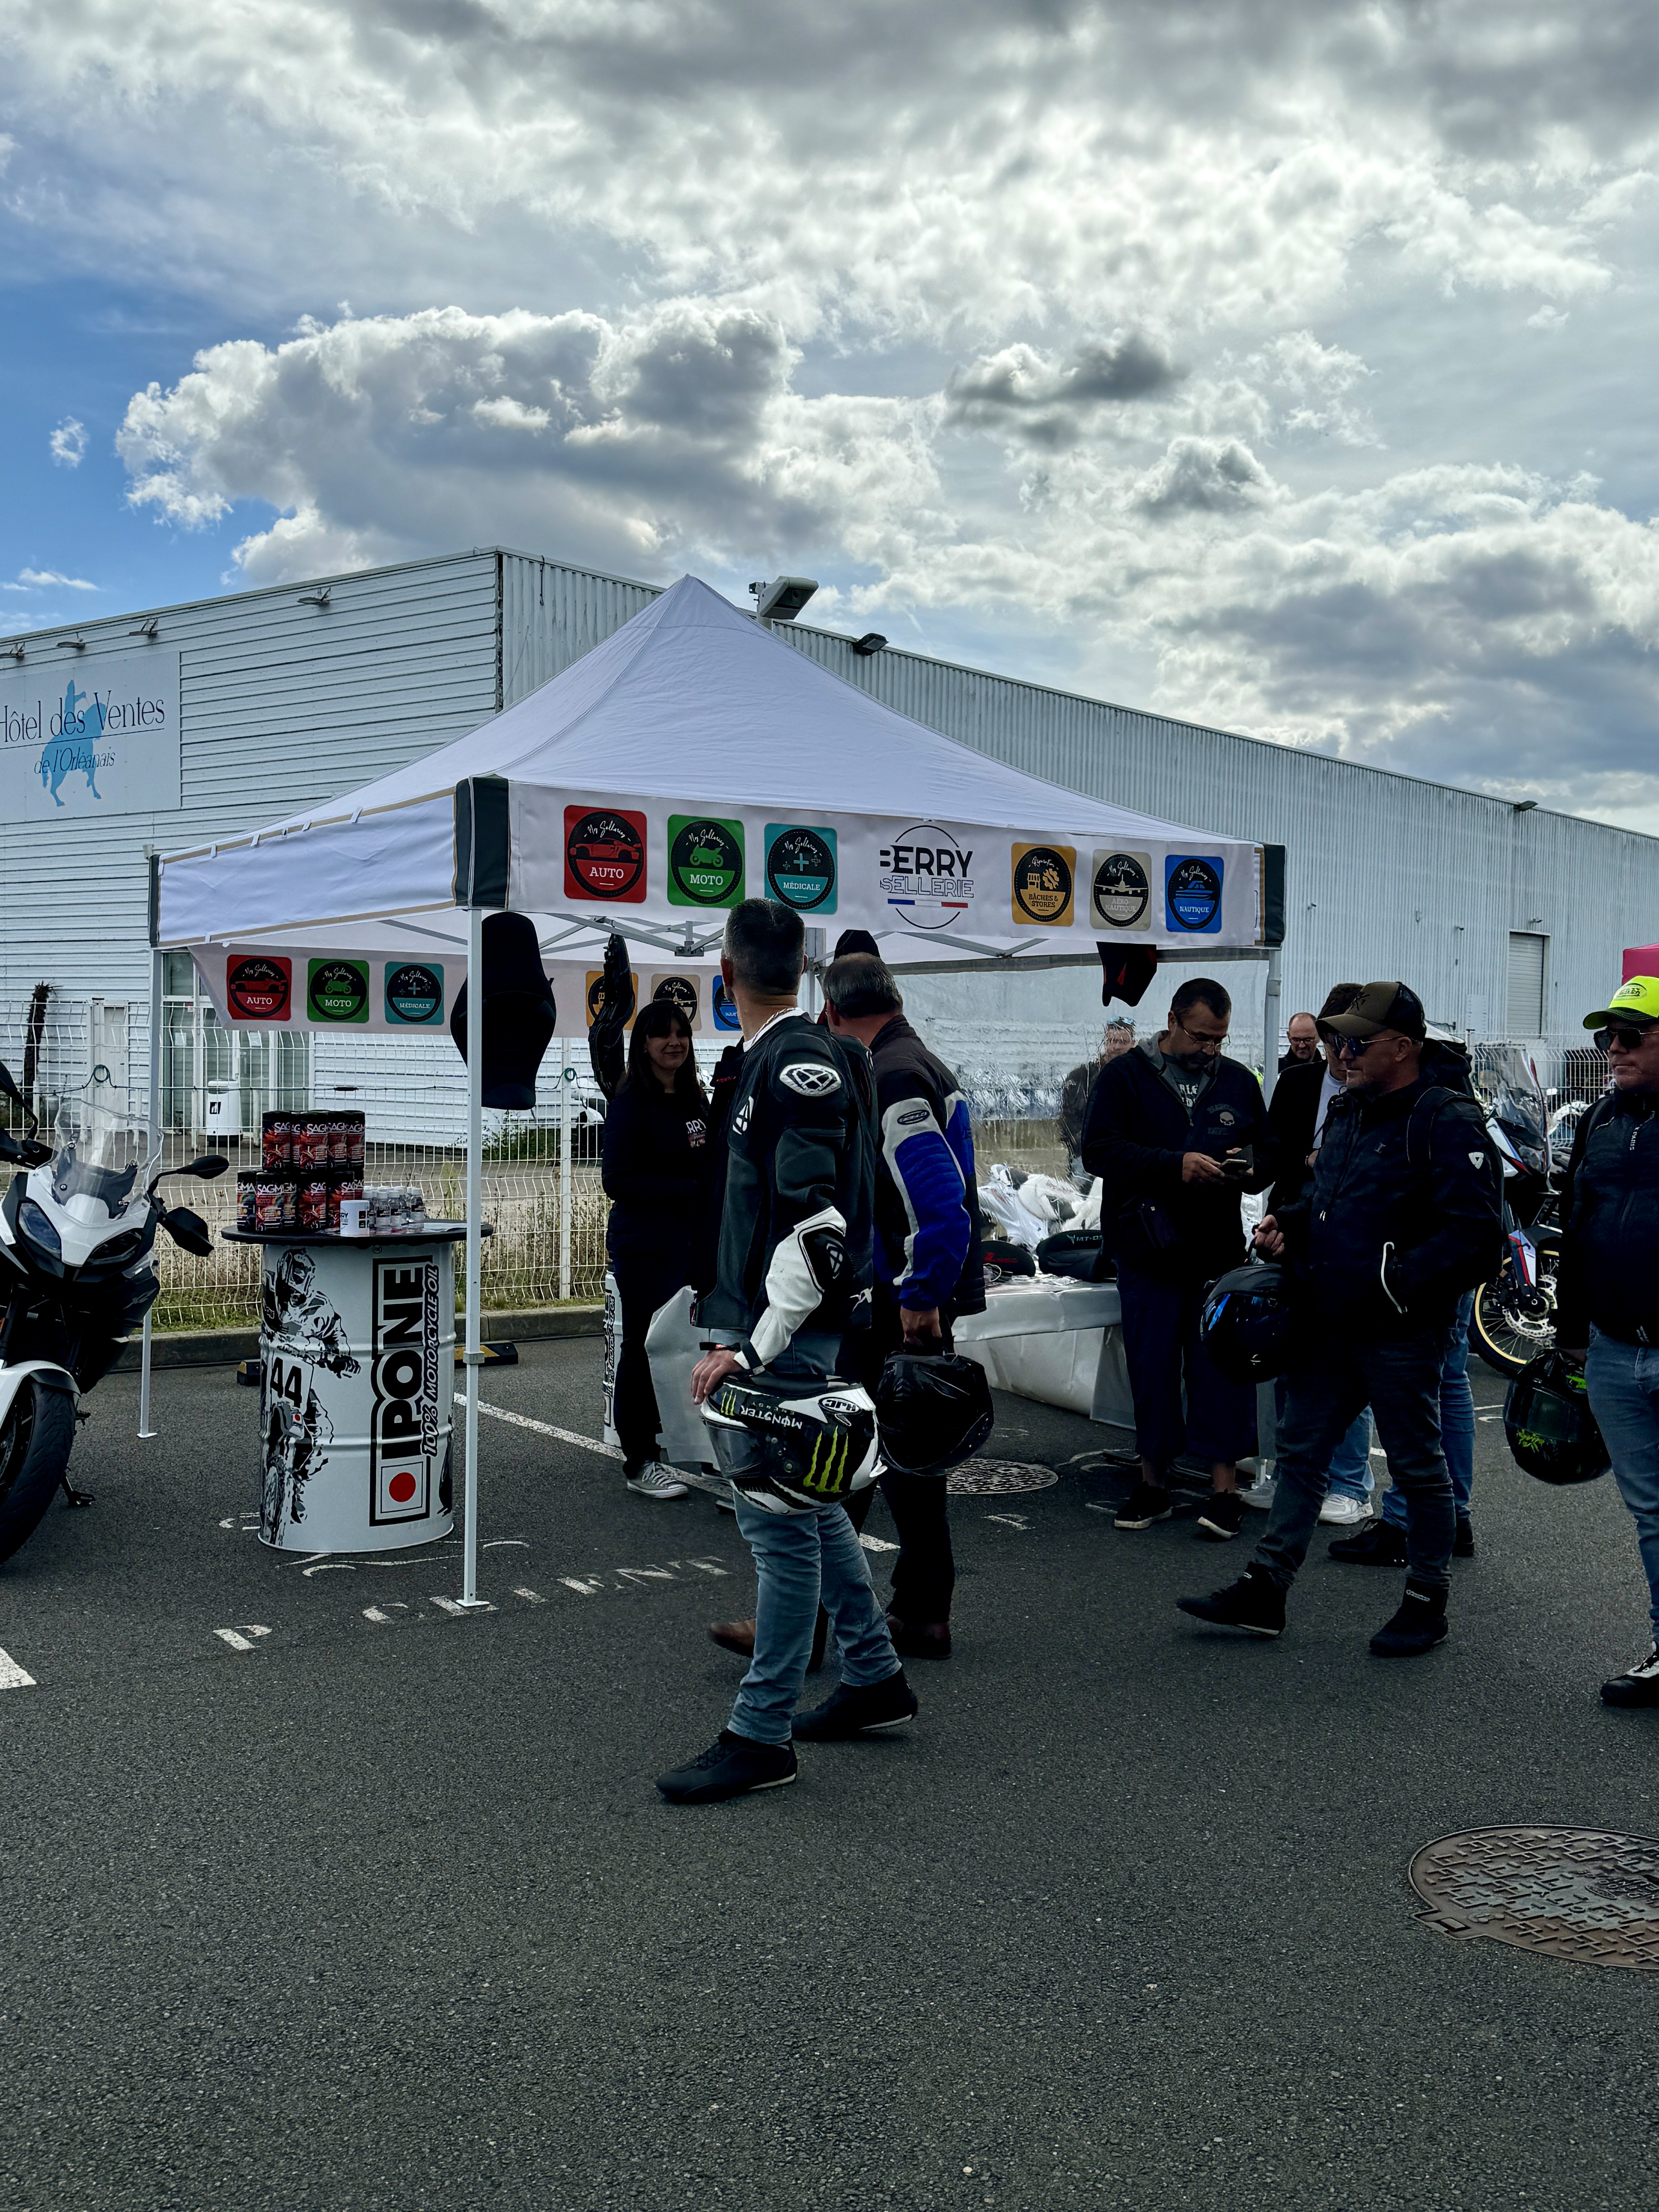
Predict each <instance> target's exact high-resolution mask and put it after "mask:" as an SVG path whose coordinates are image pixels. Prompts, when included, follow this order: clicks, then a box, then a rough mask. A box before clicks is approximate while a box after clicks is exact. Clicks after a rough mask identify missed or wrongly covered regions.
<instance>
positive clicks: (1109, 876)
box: [1089, 853, 1152, 929]
mask: <svg viewBox="0 0 1659 2212" xmlns="http://www.w3.org/2000/svg"><path fill="white" fill-rule="evenodd" d="M1151 910H1152V854H1150V853H1097V854H1095V857H1094V874H1093V877H1092V878H1091V883H1090V886H1089V919H1090V921H1091V922H1092V923H1093V924H1094V926H1095V927H1096V928H1097V929H1144V928H1145V927H1146V916H1147V915H1148V914H1149V913H1150V912H1151Z"/></svg>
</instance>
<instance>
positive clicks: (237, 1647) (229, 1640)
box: [214, 1620, 270, 1651]
mask: <svg viewBox="0 0 1659 2212" xmlns="http://www.w3.org/2000/svg"><path fill="white" fill-rule="evenodd" d="M214 1634H215V1635H216V1637H217V1638H219V1640H220V1641H221V1643H223V1644H229V1646H230V1648H231V1650H233V1651H252V1649H253V1640H254V1638H256V1637H259V1636H269V1635H270V1630H269V1629H268V1628H261V1627H260V1626H259V1624H258V1622H257V1621H248V1620H245V1621H244V1622H243V1623H242V1626H240V1628H216V1629H215V1630H214Z"/></svg>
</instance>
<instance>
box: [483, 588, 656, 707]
mask: <svg viewBox="0 0 1659 2212" xmlns="http://www.w3.org/2000/svg"><path fill="white" fill-rule="evenodd" d="M656 596H657V592H656V587H655V586H653V585H650V584H630V583H629V582H627V581H625V580H623V578H622V577H620V576H599V575H593V574H590V573H589V572H588V571H587V570H586V569H584V568H564V567H562V566H561V564H560V563H559V562H556V561H536V560H532V558H531V557H530V556H529V555H528V554H524V553H504V554H502V556H501V704H502V705H503V706H504V707H511V706H513V704H514V703H515V702H517V701H518V700H520V699H525V698H528V696H530V694H531V693H532V691H538V690H540V689H541V687H542V685H543V684H550V683H551V682H552V680H553V678H555V677H556V676H562V674H563V673H564V671H565V670H566V669H567V668H568V667H569V665H570V664H571V662H572V661H573V660H580V659H581V657H582V655H583V653H586V652H587V651H589V650H590V648H591V647H593V646H596V645H598V644H599V642H600V641H601V640H602V639H604V638H607V637H609V636H610V635H611V632H612V631H613V630H618V629H621V628H622V626H623V623H625V622H629V621H631V620H632V619H633V617H635V615H636V614H638V612H639V611H640V609H641V607H646V606H649V605H650V604H651V602H652V600H653V599H655V598H656Z"/></svg>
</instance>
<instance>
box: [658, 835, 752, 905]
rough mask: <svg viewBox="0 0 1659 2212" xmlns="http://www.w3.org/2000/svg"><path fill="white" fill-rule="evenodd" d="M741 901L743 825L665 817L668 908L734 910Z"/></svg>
mask: <svg viewBox="0 0 1659 2212" xmlns="http://www.w3.org/2000/svg"><path fill="white" fill-rule="evenodd" d="M742 897H743V824H742V823H741V822H721V821H717V820H714V818H712V817H709V816H708V815H706V814H671V815H670V816H669V817H668V903H669V904H670V906H736V905H737V904H738V902H739V901H740V900H741V899H742Z"/></svg>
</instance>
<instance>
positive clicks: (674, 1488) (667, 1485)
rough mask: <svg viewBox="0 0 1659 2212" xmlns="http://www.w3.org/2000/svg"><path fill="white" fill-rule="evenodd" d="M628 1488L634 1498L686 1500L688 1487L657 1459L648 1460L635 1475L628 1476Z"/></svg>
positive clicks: (688, 1491) (671, 1469)
mask: <svg viewBox="0 0 1659 2212" xmlns="http://www.w3.org/2000/svg"><path fill="white" fill-rule="evenodd" d="M628 1486H629V1489H630V1490H631V1491H632V1492H633V1493H634V1495H635V1497H636V1498H686V1497H689V1496H690V1486H689V1485H687V1484H686V1483H684V1482H682V1481H681V1480H680V1479H679V1477H678V1474H675V1472H674V1470H673V1468H671V1467H665V1465H664V1464H663V1462H662V1461H661V1460H659V1459H653V1460H648V1461H647V1462H646V1464H645V1465H644V1466H643V1467H642V1468H641V1469H640V1471H639V1473H638V1474H630V1475H629V1478H628Z"/></svg>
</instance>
